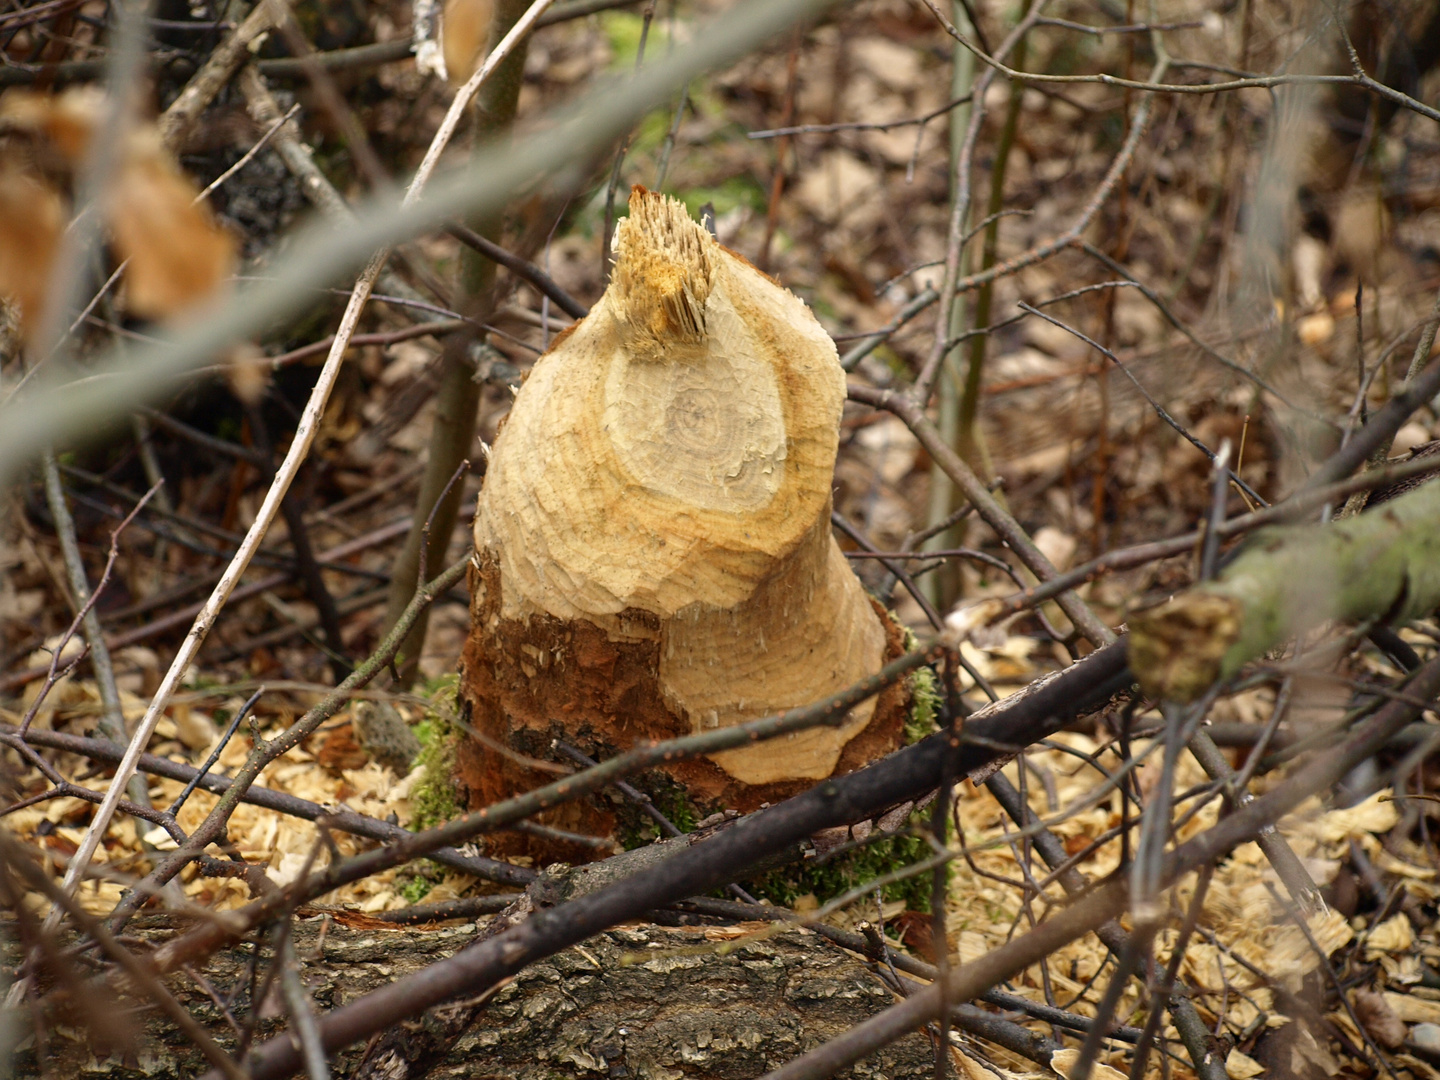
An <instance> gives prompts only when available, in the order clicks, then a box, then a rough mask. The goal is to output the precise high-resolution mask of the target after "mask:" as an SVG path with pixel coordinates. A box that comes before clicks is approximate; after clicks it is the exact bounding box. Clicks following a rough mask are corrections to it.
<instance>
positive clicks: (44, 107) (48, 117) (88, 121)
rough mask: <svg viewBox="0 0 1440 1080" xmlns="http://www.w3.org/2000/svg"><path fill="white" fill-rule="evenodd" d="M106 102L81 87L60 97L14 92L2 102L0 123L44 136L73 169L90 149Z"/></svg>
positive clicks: (90, 89)
mask: <svg viewBox="0 0 1440 1080" xmlns="http://www.w3.org/2000/svg"><path fill="white" fill-rule="evenodd" d="M104 101H105V95H104V94H103V93H102V92H101V90H100V89H99V88H98V87H93V86H77V87H75V88H73V89H71V90H67V91H65V93H63V94H58V95H56V94H42V93H40V92H38V91H35V90H11V91H10V92H9V93H7V94H6V95H5V97H4V98H3V99H0V120H3V121H4V122H6V123H7V124H10V125H11V126H13V127H17V128H20V129H22V130H24V131H30V132H33V133H35V134H37V135H43V136H44V137H45V138H46V139H48V140H49V142H50V143H51V145H53V146H54V147H55V149H57V150H58V151H60V154H61V156H63V157H64V158H65V160H66V162H68V163H69V164H70V165H71V166H72V167H73V166H76V165H79V164H80V161H81V159H82V158H84V156H85V151H86V150H88V149H89V147H90V135H91V133H92V132H93V131H94V130H95V126H96V124H98V123H99V122H100V116H101V112H102V111H103V106H104Z"/></svg>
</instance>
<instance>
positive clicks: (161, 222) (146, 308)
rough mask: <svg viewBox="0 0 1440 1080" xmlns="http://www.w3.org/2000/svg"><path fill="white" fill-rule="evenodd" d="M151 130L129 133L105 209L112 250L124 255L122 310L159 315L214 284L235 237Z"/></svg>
mask: <svg viewBox="0 0 1440 1080" xmlns="http://www.w3.org/2000/svg"><path fill="white" fill-rule="evenodd" d="M152 134H153V133H147V134H146V135H145V136H141V137H140V138H138V139H137V140H136V142H137V145H136V146H134V147H133V148H132V150H131V153H130V154H129V156H128V159H127V160H126V162H125V165H124V166H123V167H122V169H121V171H120V175H119V177H118V178H117V179H116V181H115V183H114V184H113V185H112V186H111V189H110V192H109V215H110V228H111V231H112V233H113V234H114V237H115V248H116V251H117V252H118V253H119V255H120V257H121V258H122V259H128V260H130V268H129V269H128V270H127V271H126V277H127V282H128V294H127V295H128V305H129V308H130V310H131V311H132V312H133V313H134V314H136V315H141V316H145V317H148V318H163V317H165V316H167V315H171V314H173V313H175V312H177V311H179V310H181V309H182V308H185V307H188V306H189V305H191V304H194V303H195V302H196V301H198V300H201V299H203V298H204V297H206V296H208V295H210V294H211V293H212V292H214V291H215V289H216V287H217V286H218V285H219V284H220V282H221V281H223V280H224V279H225V277H226V276H228V275H229V273H230V270H231V267H232V266H233V264H234V261H235V243H234V241H233V240H232V239H231V238H230V234H229V233H227V232H225V231H224V230H223V229H221V228H220V227H219V226H218V225H217V224H216V223H215V220H214V218H213V217H212V216H211V215H210V211H209V210H208V209H207V208H205V207H204V206H203V205H198V204H197V203H196V202H195V195H196V191H195V187H194V185H193V184H191V183H190V181H189V180H188V179H187V178H186V177H185V176H184V175H183V174H182V173H181V172H180V170H179V169H178V168H177V167H176V166H175V164H174V163H173V162H172V161H171V160H170V158H169V157H168V156H167V155H166V154H165V153H164V152H163V151H162V150H161V148H160V146H159V142H158V135H154V136H153V138H152V137H151V135H152Z"/></svg>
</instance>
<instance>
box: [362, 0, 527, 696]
mask: <svg viewBox="0 0 1440 1080" xmlns="http://www.w3.org/2000/svg"><path fill="white" fill-rule="evenodd" d="M529 6H530V3H529V0H496V4H495V26H494V30H493V32H492V33H491V42H492V43H493V42H495V41H499V40H500V38H502V37H503V36H504V35H505V34H506V33H507V32H508V31H509V30H510V28H511V27H512V26H514V25H515V23H516V21H517V20H518V19H519V18H520V16H522V15H523V14H525V11H526V9H528V8H529ZM526 47H527V43H526V42H521V43H520V45H519V46H518V47H517V48H516V49H515V50H514V51H513V52H512V53H511V54H510V55H509V56H508V57H506V58H505V59H504V60H503V61H502V62H501V63H500V65H499V67H497V68H496V69H495V72H494V74H493V75H491V76H490V78H489V80H488V81H487V82H486V83H485V85H484V86H483V87H481V89H480V93H479V95H478V96H477V98H476V104H475V117H476V125H475V135H476V138H477V140H479V141H481V142H483V141H484V139H485V136H487V135H489V134H491V133H493V132H496V131H498V130H500V129H502V128H505V127H507V126H508V125H509V124H510V123H511V121H513V120H514V119H515V106H516V103H517V102H518V101H519V99H520V86H521V83H522V81H523V79H524V74H525V55H526ZM470 226H471V228H473V229H474V230H475V231H476V232H478V233H480V234H481V235H482V236H484V237H486V238H487V239H490V240H498V239H499V238H500V237H499V232H500V227H499V221H498V218H492V219H488V220H482V221H474V222H471V223H470ZM460 266H461V280H460V292H461V295H460V297H459V299H458V301H457V302H458V303H459V305H460V309H461V310H462V311H463V312H464V313H465V314H466V315H467V316H469V317H470V318H472V319H475V321H477V322H482V323H483V322H484V321H486V319H488V318H489V317H490V314H491V310H492V309H493V307H494V304H495V297H494V288H495V264H494V263H493V262H491V261H490V260H489V259H486V258H484V257H483V256H481V255H477V254H476V253H475V252H473V251H471V250H470V249H469V248H462V249H461V252H460ZM473 340H474V339H473V337H472V336H471V335H470V334H452V335H450V337H449V338H448V339H447V341H446V344H445V353H444V357H443V363H444V368H443V370H442V372H441V375H440V385H439V386H438V388H437V389H436V392H435V399H436V410H435V425H434V427H433V428H432V429H431V431H430V445H429V456H428V458H427V459H426V462H425V472H424V474H423V475H422V476H421V479H420V494H419V496H418V497H417V499H416V503H415V517H414V519H413V520H412V521H411V523H410V532H409V534H408V535H407V536H406V538H405V547H404V550H402V551H401V553H400V557H399V558H398V559H397V560H396V561H395V566H394V568H393V570H392V572H391V577H390V596H389V607H388V609H387V611H386V613H385V628H386V629H387V630H388V629H389V628H390V627H392V626H394V625H395V623H396V621H397V620H398V619H399V618H400V615H401V613H403V612H404V610H405V607H406V605H408V604H409V603H410V599H411V597H413V596H414V595H415V587H416V584H417V582H418V580H419V573H420V564H421V554H420V553H421V548H422V546H423V547H424V548H425V549H426V550H425V559H424V563H425V565H426V567H427V568H428V570H429V572H430V573H431V574H433V573H435V572H436V570H438V569H439V568H440V567H442V566H444V565H445V551H446V549H447V548H448V547H449V544H450V537H451V535H452V534H453V533H454V531H455V521H456V519H457V517H458V516H459V513H460V499H461V497H462V496H463V495H464V486H465V485H464V484H454V485H451V486H450V487H449V492H448V494H444V498H443V499H442V498H441V496H442V493H445V491H446V487H447V485H450V479H451V477H452V476H454V475H455V470H456V469H458V468H459V467H460V463H461V462H463V461H464V460H465V459H466V458H468V457H469V456H470V449H471V443H473V442H474V440H475V420H476V414H477V413H478V412H479V409H480V392H481V389H482V388H481V386H480V384H479V383H477V382H476V381H475V378H474V375H475V368H474V364H473V363H472V362H471V361H470V356H469V346H470V344H471V343H472V341H473ZM437 501H438V502H439V505H438V506H437V505H436V503H437ZM432 511H433V516H432ZM427 521H429V523H430V527H429V529H428V530H427V529H426V527H425V525H426V522H427ZM428 625H429V612H428V611H427V612H426V613H425V614H424V615H422V616H421V618H420V621H419V623H418V624H417V625H416V626H415V629H414V630H413V631H411V633H410V636H409V637H408V638H406V640H405V644H404V646H403V647H402V648H401V650H400V658H399V664H398V670H399V671H400V674H401V678H402V681H403V682H405V683H406V684H408V683H409V682H411V681H412V680H413V679H414V677H415V673H416V670H417V665H418V664H419V661H420V651H421V649H422V648H423V646H424V644H425V630H426V627H427V626H428Z"/></svg>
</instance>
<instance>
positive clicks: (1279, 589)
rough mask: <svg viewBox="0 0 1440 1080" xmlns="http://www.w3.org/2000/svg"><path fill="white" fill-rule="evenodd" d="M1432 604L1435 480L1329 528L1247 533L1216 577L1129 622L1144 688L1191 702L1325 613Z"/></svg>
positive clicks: (1438, 580)
mask: <svg viewBox="0 0 1440 1080" xmlns="http://www.w3.org/2000/svg"><path fill="white" fill-rule="evenodd" d="M1437 605H1440V484H1435V483H1430V484H1426V485H1424V486H1423V487H1421V488H1419V489H1417V490H1415V491H1412V492H1410V493H1409V494H1406V495H1402V496H1400V497H1399V498H1396V499H1393V500H1391V501H1388V502H1384V503H1381V504H1380V505H1379V506H1377V507H1375V508H1373V509H1371V510H1369V511H1367V512H1366V513H1364V514H1361V515H1359V516H1358V517H1353V518H1347V519H1346V520H1344V521H1339V522H1336V523H1334V524H1331V525H1324V526H1293V527H1288V528H1276V529H1267V530H1263V531H1261V532H1258V533H1256V534H1255V536H1254V537H1253V538H1252V539H1251V540H1250V541H1249V543H1248V544H1247V546H1246V548H1245V550H1244V551H1242V552H1241V553H1240V555H1239V556H1238V557H1237V558H1236V559H1235V560H1234V562H1232V563H1231V564H1230V565H1229V566H1228V567H1226V568H1225V570H1224V571H1222V573H1221V574H1220V576H1219V578H1218V579H1217V580H1215V581H1213V582H1209V583H1206V584H1204V585H1198V586H1196V587H1195V588H1193V589H1190V590H1188V591H1186V592H1183V593H1181V594H1180V595H1179V596H1176V597H1174V598H1173V599H1171V600H1169V601H1168V602H1166V603H1164V604H1162V605H1160V606H1159V607H1156V608H1152V609H1151V610H1149V611H1146V612H1143V613H1141V614H1138V615H1135V616H1134V617H1132V618H1131V619H1130V668H1131V670H1132V671H1133V672H1134V673H1135V676H1136V678H1137V679H1138V680H1139V681H1140V685H1141V687H1142V688H1143V689H1144V691H1145V692H1146V693H1147V694H1149V695H1151V696H1152V697H1159V698H1166V699H1168V700H1171V701H1182V702H1184V701H1193V700H1194V699H1196V698H1198V697H1199V696H1200V695H1201V694H1203V693H1204V692H1205V691H1206V689H1207V688H1208V687H1209V686H1210V685H1211V684H1213V683H1214V682H1215V680H1216V679H1223V678H1229V677H1230V676H1231V675H1234V674H1235V673H1236V672H1238V671H1239V670H1240V668H1241V667H1242V666H1243V665H1244V664H1246V663H1248V662H1249V661H1251V660H1254V659H1257V658H1258V657H1261V656H1263V655H1264V654H1265V653H1266V652H1268V651H1269V650H1270V649H1273V648H1275V647H1276V646H1277V645H1279V644H1281V643H1282V642H1284V641H1285V640H1286V639H1287V638H1291V637H1294V636H1296V635H1299V634H1303V633H1305V632H1306V631H1307V630H1311V629H1313V628H1315V627H1317V626H1319V625H1321V624H1322V623H1325V622H1328V621H1330V620H1341V621H1347V622H1355V621H1359V620H1362V619H1385V620H1387V621H1391V622H1402V621H1404V620H1406V619H1413V618H1416V617H1419V616H1422V615H1425V614H1426V613H1428V612H1429V611H1431V610H1433V609H1434V608H1435V607H1436V606H1437Z"/></svg>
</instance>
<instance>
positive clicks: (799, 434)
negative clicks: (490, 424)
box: [467, 188, 887, 785]
mask: <svg viewBox="0 0 1440 1080" xmlns="http://www.w3.org/2000/svg"><path fill="white" fill-rule="evenodd" d="M844 396H845V382H844V375H843V373H842V371H841V369H840V366H839V361H838V358H837V356H836V353H835V347H834V345H833V343H832V342H831V341H830V339H829V337H828V336H827V335H826V334H825V332H824V331H823V330H822V328H821V327H820V325H819V323H818V322H817V321H816V319H815V317H814V316H813V315H812V314H811V313H810V311H809V310H808V309H807V308H806V307H805V305H804V304H803V303H801V302H800V300H798V299H797V298H796V297H795V296H793V295H792V294H791V293H790V292H788V291H787V290H786V289H784V288H783V287H781V286H780V285H778V284H777V283H776V282H775V281H774V280H773V279H771V278H769V277H767V276H766V275H764V274H762V273H760V272H759V271H758V270H756V269H755V268H754V267H753V266H751V265H750V264H749V263H748V262H746V261H745V260H744V259H742V258H740V257H738V256H737V255H735V254H734V253H733V252H730V251H728V250H727V249H725V248H724V247H722V246H721V245H720V244H718V243H716V242H715V241H714V240H713V239H712V238H711V237H710V236H709V234H708V233H706V232H705V231H704V230H703V229H701V228H700V227H699V226H698V225H697V224H696V223H695V222H693V221H691V220H690V218H689V216H688V215H687V214H686V213H685V211H684V209H683V207H682V206H681V205H680V204H679V203H677V202H675V201H674V200H671V199H667V198H664V197H662V196H660V195H656V194H652V193H649V192H645V191H644V190H643V189H639V188H637V189H636V191H635V192H634V193H633V194H632V196H631V201H630V217H629V218H627V219H626V220H624V221H622V222H621V223H620V226H619V229H618V231H617V238H616V264H615V269H614V275H613V278H612V282H611V285H610V287H609V289H608V290H607V291H606V293H605V295H604V296H603V297H602V298H601V300H600V302H599V303H598V304H596V305H595V307H594V309H592V311H591V314H590V315H589V316H588V317H587V318H585V319H583V320H582V321H581V322H579V323H578V324H576V326H575V327H574V328H573V329H572V330H571V331H570V332H568V333H567V334H565V335H563V336H562V337H561V338H560V339H558V340H557V341H556V344H555V347H554V348H552V349H551V351H550V352H549V353H547V354H546V355H545V356H543V357H542V358H541V359H540V360H539V362H538V363H537V364H536V366H535V369H534V371H533V373H532V374H531V376H530V378H529V379H528V380H527V381H526V383H525V385H524V386H523V387H522V389H521V391H520V393H519V395H518V397H517V398H516V401H515V405H514V408H513V409H512V411H511V414H510V417H509V420H508V421H507V423H506V426H505V427H504V429H503V430H502V432H501V434H500V436H499V438H498V439H497V441H496V444H495V447H494V452H493V456H492V459H491V463H490V468H489V472H488V474H487V477H486V483H485V489H484V491H483V493H482V495H481V498H480V505H479V511H478V514H477V516H476V521H475V545H476V550H477V566H479V567H481V572H480V573H479V574H478V575H476V579H475V581H474V582H472V584H474V585H475V587H476V589H477V598H476V605H475V612H476V615H477V620H481V619H483V620H485V621H487V622H488V623H489V624H490V625H489V626H484V625H477V627H476V630H475V634H476V635H477V637H478V638H485V637H486V635H487V634H489V635H491V637H492V640H491V641H490V644H489V645H487V646H484V647H480V646H477V648H476V649H475V650H473V651H472V653H471V654H468V655H467V666H472V667H473V666H474V665H476V664H480V665H485V664H489V665H491V666H492V667H495V666H497V665H498V666H503V664H504V659H503V657H500V656H498V655H497V651H499V649H498V647H497V645H496V644H495V642H494V640H493V638H494V636H495V635H496V632H497V628H498V626H499V625H500V623H501V622H503V623H504V625H505V626H507V627H509V628H511V629H512V630H514V629H515V628H517V627H536V628H537V630H538V628H539V627H540V626H542V625H543V626H544V627H545V628H546V630H545V633H544V634H543V635H541V636H543V638H544V640H543V641H541V640H540V638H539V637H537V638H536V639H535V640H534V641H533V642H532V653H533V655H530V657H529V662H528V663H527V664H526V665H525V666H527V667H528V668H529V671H527V672H526V673H525V677H528V678H532V679H534V678H547V679H558V680H564V679H566V678H567V669H568V670H569V671H570V672H571V673H573V670H574V668H575V662H574V659H573V658H571V657H567V656H566V655H564V653H565V651H566V649H567V648H569V647H570V646H568V645H567V644H566V642H568V641H570V640H572V638H573V635H571V634H569V633H568V631H564V630H557V628H556V624H555V622H553V621H552V620H557V621H558V622H559V624H561V625H562V626H576V625H579V624H585V625H586V626H588V627H593V628H595V629H596V630H598V631H599V632H600V633H601V634H603V637H604V639H605V641H606V642H607V643H609V644H612V645H614V646H616V647H618V648H620V649H622V650H624V649H626V648H629V647H631V646H640V647H642V648H643V647H644V646H652V647H653V646H658V650H657V652H656V656H655V666H656V672H655V675H656V683H657V687H658V694H659V697H660V699H661V702H662V703H663V706H664V707H665V708H666V709H667V710H669V712H670V713H672V714H673V715H674V716H676V717H679V718H681V720H682V724H681V727H682V730H683V729H685V728H686V727H688V729H689V730H695V731H698V730H702V729H705V728H710V727H715V726H721V725H730V724H735V723H738V722H741V721H743V720H747V719H751V718H754V717H758V716H763V715H766V714H769V713H773V712H777V711H779V710H781V709H785V708H790V707H793V706H797V705H802V704H806V703H809V702H813V701H816V700H818V699H820V698H823V697H825V696H826V695H828V694H831V693H833V692H835V691H836V690H838V689H840V688H842V687H844V686H847V685H849V684H851V683H853V682H855V681H856V680H857V679H859V678H862V677H863V676H865V675H868V674H872V673H874V672H875V671H876V670H878V669H879V667H880V665H881V663H882V660H883V653H884V652H885V650H886V645H887V631H886V629H885V627H884V626H883V625H882V622H881V618H880V616H879V615H877V613H876V611H875V610H874V608H873V606H872V605H871V603H870V601H869V600H868V599H867V597H866V596H865V594H864V592H863V590H862V589H861V586H860V583H859V581H858V580H857V579H856V578H855V576H854V574H853V573H852V572H851V570H850V569H849V567H848V565H847V564H846V561H845V559H844V557H843V555H841V553H840V551H839V548H838V547H837V546H836V544H835V541H834V539H833V537H832V536H831V533H830V525H829V514H830V485H831V482H832V473H833V469H834V464H835V454H836V449H837V443H838V423H839V419H840V412H841V408H842V405H843V402H844ZM490 590H498V593H499V595H498V596H496V595H489V591H490ZM481 594H484V595H481ZM582 636H583V635H582ZM475 642H476V638H472V644H474V643H475ZM496 677H497V678H498V679H499V680H500V681H501V682H503V681H504V680H503V677H501V676H496ZM576 707H578V708H580V709H581V711H582V713H583V712H584V708H585V706H584V704H583V703H580V702H577V703H576ZM598 708H599V711H601V712H603V711H604V708H603V707H598ZM873 710H874V705H873V703H869V704H867V705H866V706H863V707H861V708H859V709H856V710H855V711H854V712H853V713H852V714H851V716H850V717H849V718H848V719H847V720H846V721H845V722H844V723H843V724H841V725H840V726H838V727H835V728H821V729H819V730H814V731H809V732H805V733H802V734H799V735H795V736H792V737H791V738H790V739H789V740H788V741H786V742H784V743H782V744H779V745H765V746H758V747H747V748H745V749H742V750H734V751H729V752H727V753H724V754H719V755H716V756H715V758H714V760H715V762H716V763H717V764H718V765H720V766H721V768H722V769H724V771H725V772H726V773H727V774H729V776H730V777H732V778H734V779H735V780H737V781H739V782H741V783H743V784H752V785H756V784H769V783H774V782H777V781H783V780H798V779H812V780H813V779H817V778H822V777H825V776H829V775H831V773H832V772H833V771H834V770H835V768H836V765H837V763H838V762H839V761H840V758H841V754H842V751H843V748H844V747H845V745H846V743H847V742H849V741H850V740H851V739H853V738H854V737H855V736H856V735H857V734H859V733H860V732H861V731H862V730H863V729H865V728H866V726H867V724H868V723H869V722H870V719H871V715H872V712H873ZM592 711H593V710H592ZM562 719H564V722H565V723H566V724H567V726H568V725H569V724H570V723H571V719H570V718H562ZM574 719H575V720H576V721H581V720H596V719H599V718H597V717H593V716H592V717H586V716H583V715H582V716H576V717H574ZM649 734H651V733H650V732H647V731H644V730H638V731H634V732H632V733H631V737H632V738H633V737H636V736H647V735H649Z"/></svg>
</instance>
